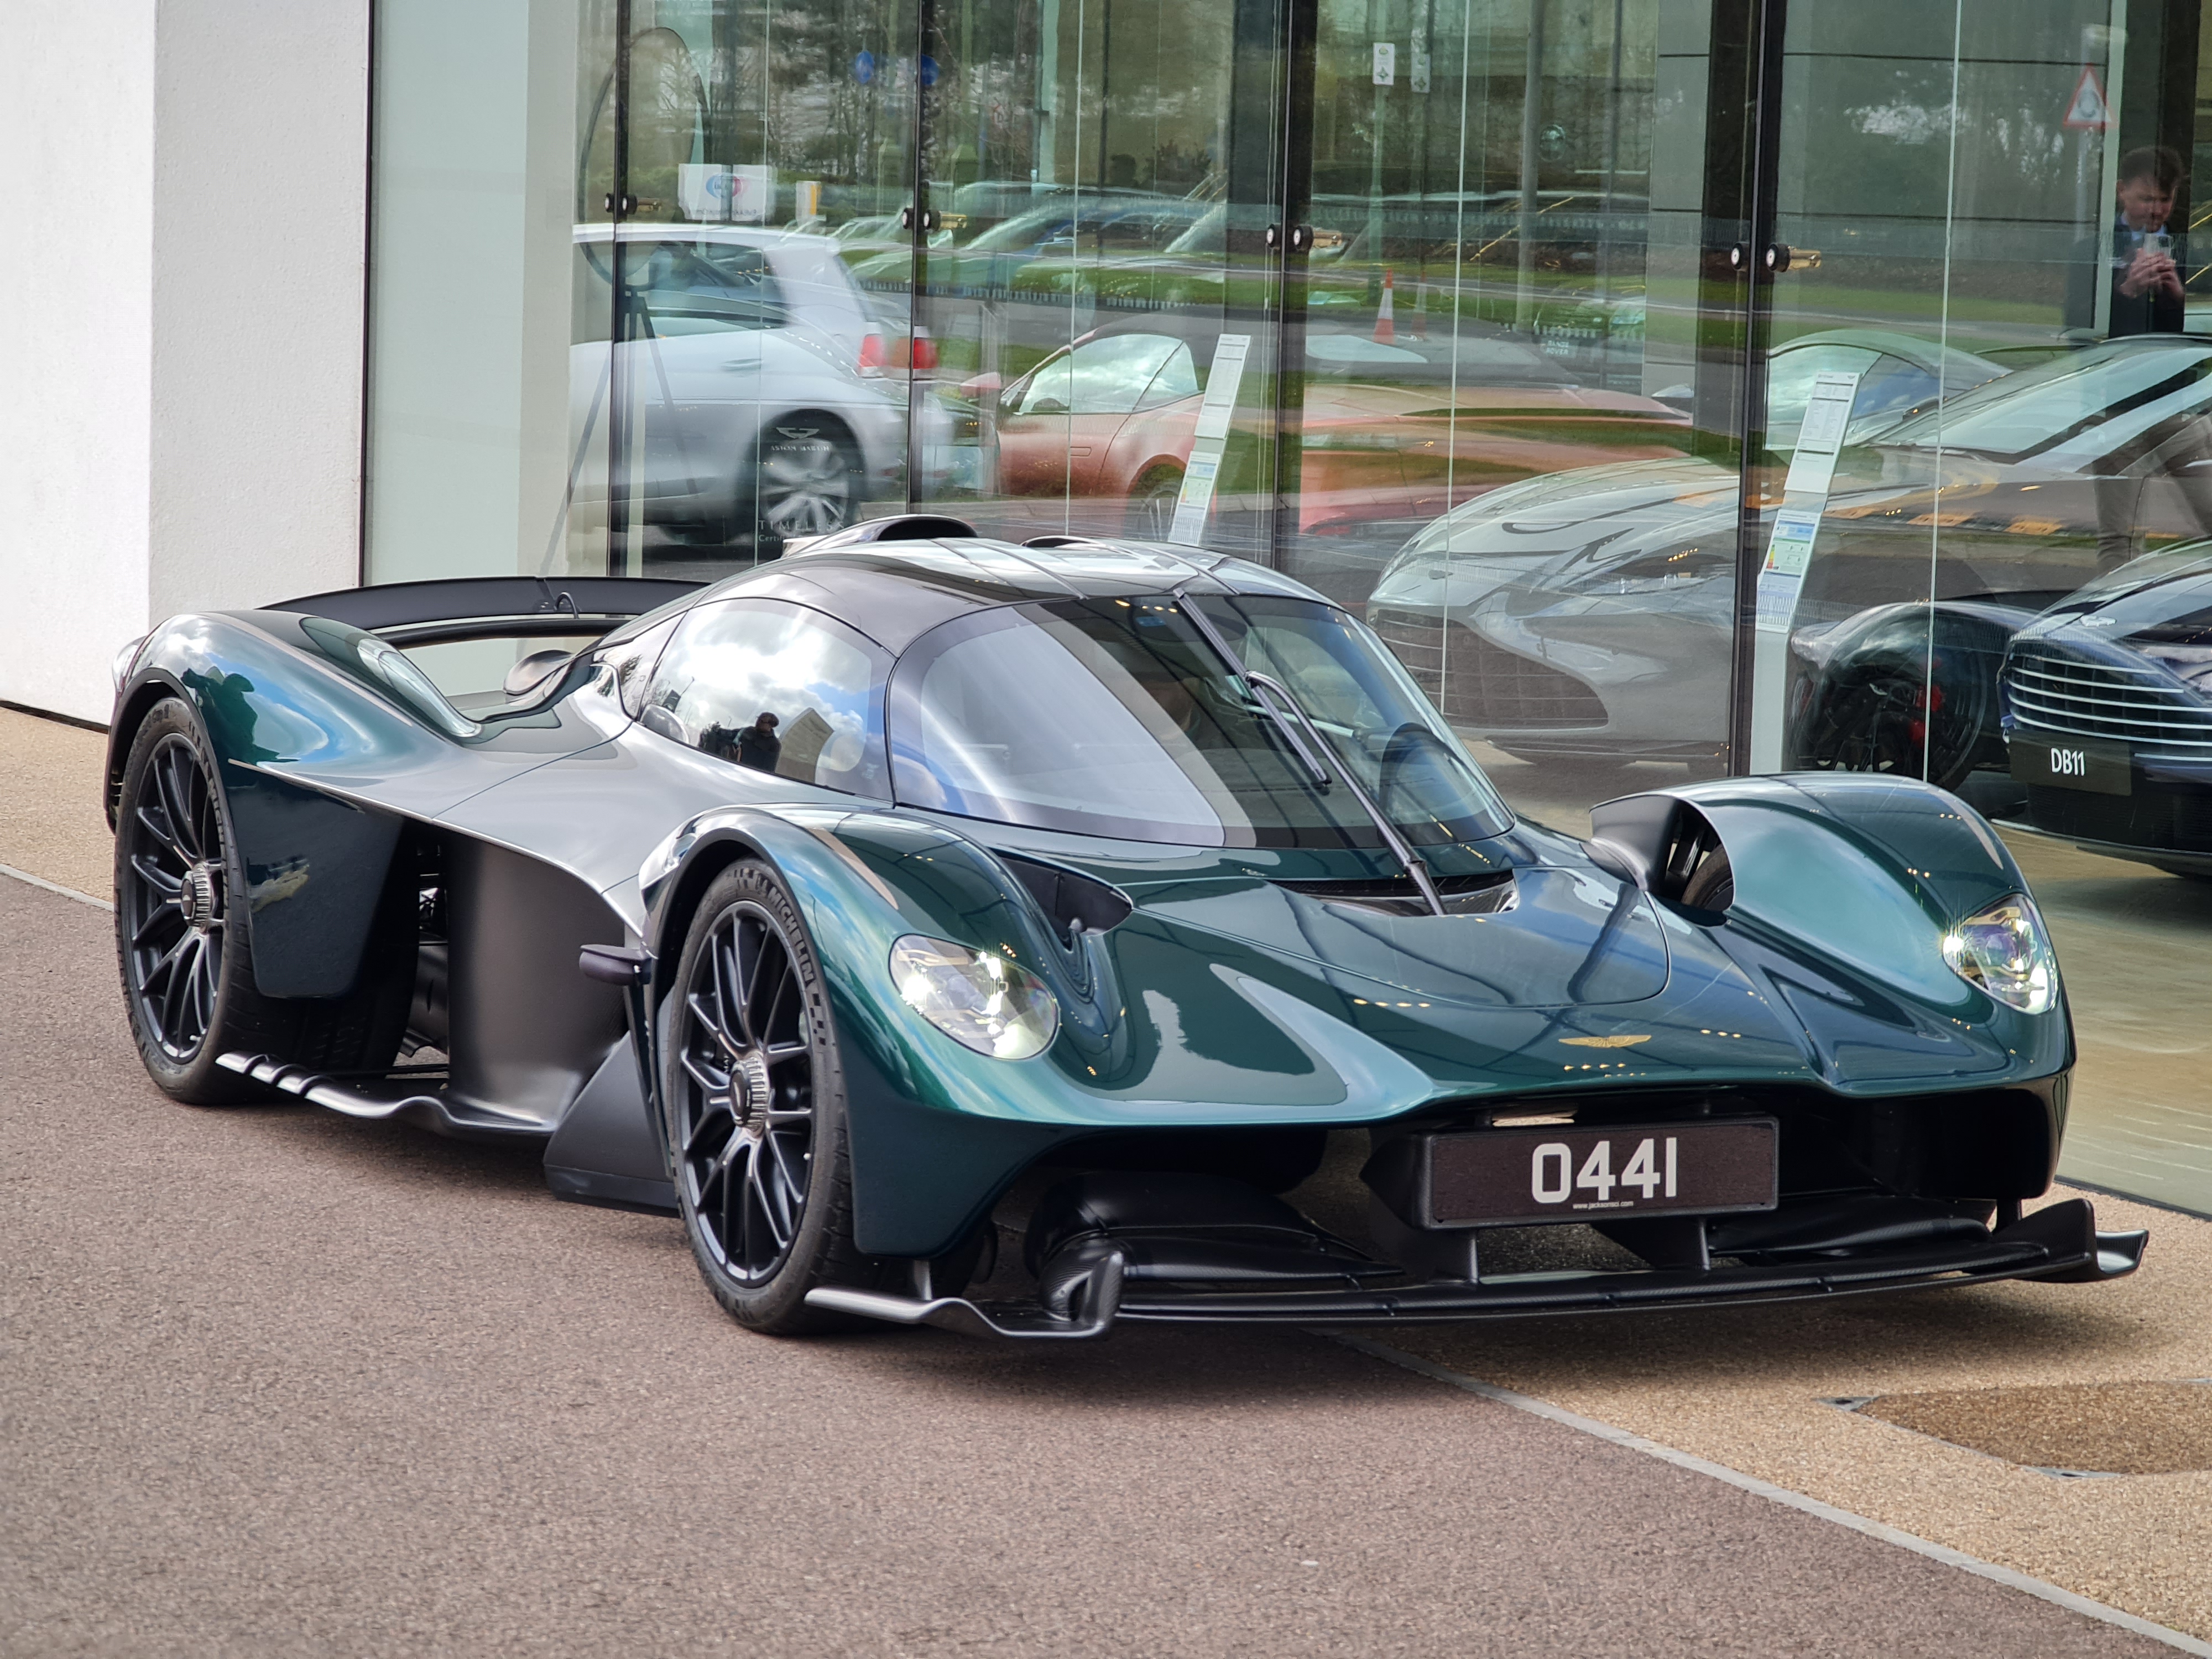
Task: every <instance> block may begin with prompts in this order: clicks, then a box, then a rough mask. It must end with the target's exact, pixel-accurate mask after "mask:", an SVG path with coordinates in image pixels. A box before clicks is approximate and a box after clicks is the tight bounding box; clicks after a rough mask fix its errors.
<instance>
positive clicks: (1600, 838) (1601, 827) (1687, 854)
mask: <svg viewBox="0 0 2212 1659" xmlns="http://www.w3.org/2000/svg"><path fill="white" fill-rule="evenodd" d="M1590 827H1591V830H1592V836H1591V839H1590V841H1589V842H1588V843H1587V848H1586V850H1587V851H1588V852H1589V855H1590V857H1591V859H1592V860H1595V862H1596V863H1597V864H1599V865H1601V866H1603V867H1604V868H1606V869H1608V870H1611V871H1613V872H1615V873H1616V874H1618V875H1619V876H1620V878H1621V879H1623V880H1624V881H1632V882H1634V883H1635V884H1637V885H1638V886H1639V887H1641V888H1643V889H1644V890H1645V891H1646V892H1648V893H1650V894H1651V895H1652V896H1654V897H1656V898H1663V899H1672V900H1673V901H1674V902H1675V903H1677V904H1681V905H1686V906H1687V907H1689V908H1692V909H1696V910H1710V911H1716V912H1717V911H1722V910H1725V909H1727V908H1729V905H1730V904H1732V903H1734V902H1735V872H1734V870H1733V869H1732V868H1731V866H1729V854H1728V848H1726V847H1725V846H1723V844H1722V842H1721V837H1720V832H1719V831H1718V830H1717V829H1714V828H1713V826H1712V823H1711V820H1710V819H1708V818H1707V817H1705V814H1704V813H1703V812H1700V811H1699V810H1698V809H1697V808H1696V807H1695V806H1694V805H1692V804H1691V803H1690V802H1688V801H1686V800H1683V799H1680V797H1678V796H1674V795H1624V796H1622V797H1621V798H1620V799H1619V800H1609V801H1606V802H1603V803H1601V805H1597V806H1595V807H1592V808H1591V809H1590Z"/></svg>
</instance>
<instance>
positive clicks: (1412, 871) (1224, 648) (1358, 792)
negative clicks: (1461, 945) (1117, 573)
mask: <svg viewBox="0 0 2212 1659" xmlns="http://www.w3.org/2000/svg"><path fill="white" fill-rule="evenodd" d="M1174 598H1175V599H1176V604H1177V605H1178V606H1179V607H1180V608H1181V610H1182V613H1183V615H1184V616H1186V617H1189V618H1190V620H1191V625H1192V626H1193V627H1194V628H1195V629H1198V631H1199V633H1200V635H1202V636H1203V637H1204V638H1205V641H1206V644H1207V645H1208V646H1210V647H1212V650H1213V652H1214V653H1215V654H1216V655H1217V656H1218V657H1219V658H1220V659H1221V660H1222V661H1223V662H1225V663H1226V664H1228V665H1229V671H1230V672H1231V673H1232V674H1234V675H1236V676H1237V678H1240V679H1243V681H1245V682H1246V683H1247V684H1249V685H1251V686H1253V687H1254V688H1255V689H1256V690H1259V691H1260V692H1261V694H1262V695H1261V697H1260V698H1258V699H1256V701H1258V702H1259V703H1260V706H1261V708H1265V709H1267V713H1268V714H1269V715H1270V716H1271V717H1272V718H1273V720H1274V721H1275V722H1276V724H1277V725H1279V726H1281V727H1282V728H1283V735H1284V736H1285V737H1287V738H1290V740H1291V747H1292V748H1293V749H1295V750H1297V753H1298V758H1299V759H1300V760H1303V761H1304V762H1305V763H1306V768H1307V769H1308V770H1309V771H1310V772H1311V773H1312V774H1313V775H1314V781H1316V783H1318V784H1320V785H1321V787H1322V788H1324V789H1326V788H1328V782H1329V778H1328V770H1326V769H1323V767H1322V763H1320V762H1319V761H1318V760H1316V758H1315V757H1314V756H1312V755H1310V754H1309V753H1307V751H1306V746H1305V744H1304V743H1303V742H1302V741H1300V739H1299V738H1298V733H1297V726H1303V727H1304V730H1305V734H1306V736H1307V737H1309V738H1312V739H1313V742H1314V746H1315V747H1316V749H1318V750H1320V751H1321V752H1322V754H1325V755H1330V754H1334V750H1332V749H1331V748H1330V747H1329V743H1328V738H1324V737H1323V736H1322V734H1321V728H1320V727H1319V726H1316V725H1315V724H1314V722H1313V716H1312V715H1310V714H1307V713H1306V710H1305V705H1304V704H1303V703H1301V702H1299V701H1298V700H1297V698H1296V697H1294V696H1291V690H1290V688H1289V687H1288V686H1286V685H1285V684H1283V683H1282V682H1281V681H1280V680H1278V679H1276V678H1274V677H1273V676H1272V675H1268V674H1262V673H1261V672H1260V671H1258V670H1257V669H1254V668H1249V667H1247V666H1246V665H1244V663H1243V660H1242V659H1240V658H1239V657H1238V656H1237V653H1236V650H1235V649H1234V648H1233V647H1231V645H1230V643H1229V641H1227V640H1225V639H1224V638H1223V637H1222V636H1221V630H1220V629H1217V628H1216V627H1214V625H1213V620H1212V617H1208V616H1207V615H1206V613H1205V612H1204V611H1200V609H1199V608H1198V606H1197V605H1194V604H1193V603H1192V602H1191V600H1190V599H1189V596H1188V594H1187V593H1186V592H1184V591H1183V590H1182V588H1177V589H1176V592H1175V594H1174ZM1277 704H1280V705H1281V708H1277V707H1275V705H1277ZM1283 708H1287V709H1288V710H1289V711H1290V713H1291V716H1292V717H1293V718H1294V719H1295V720H1297V726H1291V724H1290V722H1289V721H1288V720H1285V719H1284V718H1283V714H1282V712H1281V709H1283ZM1334 770H1335V773H1336V775H1337V776H1339V777H1340V778H1341V779H1343V780H1344V787H1345V788H1346V790H1347V791H1348V792H1350V793H1351V796H1352V799H1353V800H1355V801H1357V802H1358V804H1359V810H1360V811H1363V812H1364V813H1366V814H1367V817H1368V819H1369V821H1370V822H1371V823H1373V824H1374V826H1375V828H1376V832H1377V833H1378V834H1379V835H1381V836H1382V837H1383V845H1384V846H1385V847H1387V848H1389V849H1390V856H1391V857H1393V858H1395V859H1396V860H1398V863H1399V865H1400V866H1401V867H1402V868H1403V869H1404V870H1405V872H1406V878H1407V880H1408V881H1410V882H1412V883H1413V885H1414V887H1415V888H1416V889H1417V890H1419V893H1420V895H1421V898H1422V902H1425V904H1427V906H1428V907H1429V911H1430V914H1431V915H1439V916H1441V915H1445V914H1446V912H1445V909H1444V901H1443V895H1442V894H1441V893H1439V892H1437V884H1436V880H1435V878H1433V877H1431V875H1430V874H1429V866H1427V865H1425V864H1424V863H1423V862H1421V855H1420V854H1418V853H1416V852H1415V851H1414V850H1413V843H1412V842H1408V841H1407V839H1406V838H1405V836H1401V835H1400V834H1399V833H1398V826H1397V825H1396V824H1395V823H1391V822H1390V820H1389V818H1388V817H1385V816H1384V814H1383V809H1382V808H1381V807H1380V806H1378V805H1376V802H1375V798H1374V797H1373V796H1372V795H1370V794H1369V793H1367V788H1366V786H1365V785H1364V784H1363V783H1361V782H1360V781H1359V780H1358V778H1357V777H1355V776H1353V775H1352V768H1351V767H1350V766H1348V765H1346V763H1345V762H1344V757H1342V756H1340V755H1339V756H1336V766H1335V768H1334Z"/></svg>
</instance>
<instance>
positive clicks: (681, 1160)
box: [662, 860, 878, 1334]
mask: <svg viewBox="0 0 2212 1659" xmlns="http://www.w3.org/2000/svg"><path fill="white" fill-rule="evenodd" d="M671 994H672V996H673V998H674V1000H675V1006H673V1007H672V1009H671V1012H670V1016H669V1018H668V1021H667V1027H666V1030H667V1042H666V1043H665V1060H664V1062H663V1063H664V1066H665V1071H664V1073H663V1076H662V1087H663V1092H664V1098H665V1100H666V1102H667V1110H668V1142H669V1148H670V1152H671V1157H672V1158H673V1162H674V1164H675V1170H674V1174H675V1182H676V1200H677V1207H678V1211H679V1212H681V1213H682V1216H683V1218H684V1235H685V1237H686V1238H687V1239H688V1240H689V1241H690V1245H691V1254H692V1256H693V1258H694V1259H695V1260H696V1261H697V1263H698V1267H699V1273H700V1277H701V1278H702V1279H705V1280H706V1281H707V1287H708V1290H710V1291H713V1292H714V1299H715V1300H716V1301H717V1302H720V1304H722V1306H723V1308H724V1309H725V1310H726V1311H727V1312H728V1313H729V1315H730V1316H731V1317H732V1318H733V1319H735V1320H736V1321H737V1322H738V1323H739V1324H741V1325H744V1326H747V1327H749V1328H751V1329H754V1330H757V1331H767V1332H771V1333H775V1334H801V1333H805V1332H810V1331H818V1330H827V1329H832V1328H837V1327H839V1326H840V1325H842V1324H843V1323H844V1321H843V1320H842V1319H841V1318H839V1317H838V1316H836V1315H833V1314H824V1313H823V1312H822V1311H821V1310H817V1309H814V1308H810V1307H808V1306H807V1305H806V1293H807V1291H810V1290H812V1289H813V1288H814V1287H815V1286H817V1285H872V1284H873V1282H874V1280H875V1279H876V1277H877V1273H878V1268H877V1265H876V1264H875V1263H874V1262H873V1261H871V1260H870V1259H869V1258H867V1257H866V1256H864V1255H861V1254H860V1251H859V1249H857V1248H856V1247H855V1246H854V1243H853V1241H852V1230H853V1190H852V1170H851V1163H850V1159H849V1158H848V1152H847V1144H846V1118H845V1088H844V1073H843V1071H842V1067H841V1066H840V1065H839V1061H838V1053H837V1040H836V1031H835V1030H834V1029H833V1028H832V1026H831V1024H830V1018H829V996H828V993H827V991H826V990H825V988H824V987H823V981H822V975H821V971H820V968H819V965H818V963H817V961H816V958H815V955H814V948H813V945H812V942H811V940H810V939H808V937H807V933H806V929H805V923H804V922H803V921H801V920H800V918H799V908H798V906H797V905H796V904H794V903H793V901H792V898H791V896H790V893H789V891H788V890H787V889H786V888H785V886H784V884H783V883H782V882H781V880H780V879H778V878H777V877H776V875H775V872H773V871H771V870H770V869H769V867H768V866H766V865H764V864H762V863H759V862H757V861H753V860H748V861H746V862H744V863H741V864H737V865H733V866H731V867H730V868H729V869H727V870H726V871H724V872H722V873H721V874H720V876H718V877H716V878H715V879H714V884H713V885H712V886H710V887H709V888H708V890H707V894H706V896H705V898H704V899H702V901H701V902H700V905H699V908H698V911H697V913H696V915H694V916H693V918H692V920H691V926H690V930H689V931H688V932H687V933H686V934H685V937H684V952H683V955H682V957H680V958H679V960H678V968H677V975H676V984H675V988H674V990H673V992H672V993H671Z"/></svg>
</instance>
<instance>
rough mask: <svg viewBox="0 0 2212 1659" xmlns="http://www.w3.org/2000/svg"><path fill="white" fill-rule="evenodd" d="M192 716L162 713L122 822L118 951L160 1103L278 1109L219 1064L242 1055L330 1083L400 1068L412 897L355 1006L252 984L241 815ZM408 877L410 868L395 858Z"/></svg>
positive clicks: (131, 766)
mask: <svg viewBox="0 0 2212 1659" xmlns="http://www.w3.org/2000/svg"><path fill="white" fill-rule="evenodd" d="M393 866H394V871H395V872H398V871H399V870H400V869H401V868H402V861H401V860H399V859H398V858H397V857H395V859H394V860H393ZM247 891H248V888H247V884H246V871H245V866H244V864H243V862H242V860H241V859H240V854H239V851H238V841H237V836H236V835H235V834H234V831H233V829H232V826H231V817H230V804H229V801H228V799H227V798H226V797H225V796H224V794H223V793H222V790H221V789H220V788H219V787H216V767H215V762H214V759H213V757H212V755H211V754H210V750H209V748H208V744H207V740H206V739H205V738H204V737H203V736H202V735H201V733H200V730H199V727H198V726H197V723H196V722H195V721H194V720H193V718H192V715H191V710H190V709H188V708H186V707H185V704H184V703H183V702H181V701H180V700H179V699H177V698H174V697H171V698H169V699H167V700H166V701H164V702H161V703H160V704H158V705H157V706H156V707H155V708H154V710H153V712H152V713H150V714H149V715H148V716H147V717H146V720H145V723H144V724H143V725H142V726H140V727H139V728H138V732H137V736H136V737H135V738H132V740H131V753H130V757H129V758H128V760H126V761H125V763H124V768H123V787H122V792H121V795H120V798H119V800H118V807H117V814H116V833H115V951H116V963H117V968H118V971H119V973H120V974H121V976H122V980H123V1002H124V1007H125V1012H126V1013H127V1015H128V1017H129V1018H130V1022H131V1036H132V1037H133V1039H134V1040H136V1042H137V1044H138V1054H139V1058H140V1059H141V1060H143V1061H144V1062H145V1066H146V1071H147V1074H148V1075H149V1076H150V1077H151V1078H152V1079H154V1081H155V1084H156V1085H159V1087H160V1088H161V1091H163V1092H164V1093H166V1094H167V1095H169V1096H171V1097H173V1098H175V1099H178V1100H181V1101H185V1102H188V1103H191V1104H194V1105H201V1106H215V1105H228V1104H234V1103H239V1102H242V1101H252V1100H265V1099H267V1098H268V1097H269V1095H268V1091H266V1090H265V1089H264V1088H263V1087H262V1086H261V1085H258V1084H255V1083H252V1082H251V1081H249V1080H248V1079H246V1078H244V1077H242V1076H240V1075H239V1074H238V1073H235V1072H230V1071H226V1070H224V1069H223V1068H222V1066H220V1065H218V1064H217V1063H216V1061H217V1059H218V1057H219V1056H220V1055H222V1054H227V1053H230V1052H232V1051H242V1052H244V1053H247V1054H268V1055H271V1056H273V1057H274V1058H276V1059H277V1060H283V1061H285V1062H288V1063H289V1064H293V1065H299V1066H309V1067H312V1068H313V1069H315V1070H318V1071H378V1070H381V1069H382V1068H383V1067H385V1066H389V1065H390V1064H391V1063H392V1057H393V1056H394V1055H395V1054H397V1053H398V1048H399V1041H400V1038H401V1036H402V1035H403V1034H404V1030H405V1028H406V1023H407V1009H408V1005H409V1001H410V995H411V993H412V989H413V984H414V945H415V936H414V933H412V931H410V930H411V928H412V927H413V925H414V920H415V919H414V913H413V907H412V904H411V903H410V902H409V901H410V898H411V896H410V895H409V894H408V893H407V892H406V891H405V884H404V883H403V882H398V881H397V880H396V878H395V880H389V881H387V882H386V893H385V896H384V899H383V901H382V902H380V905H379V908H378V915H377V918H376V921H375V923H374V927H372V929H371V933H370V937H369V939H368V942H367V945H366V946H365V949H364V953H363V961H362V971H361V976H360V981H359V983H358V985H357V986H356V989H355V990H354V991H353V993H352V994H349V995H347V996H343V997H334V998H329V999H312V1000H311V999H306V998H301V999H296V1000H295V999H290V998H279V997H265V996H264V995H262V994H261V993H260V991H259V990H258V989H257V988H256V987H255V985H254V982H253V942H252V933H251V930H250V927H248V926H247V925H246V915H247V909H246V906H245V905H244V904H242V903H240V902H237V900H238V899H239V898H240V896H243V895H244V894H246V892H247Z"/></svg>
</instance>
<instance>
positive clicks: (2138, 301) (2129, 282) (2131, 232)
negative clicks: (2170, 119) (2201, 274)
mask: <svg viewBox="0 0 2212 1659" xmlns="http://www.w3.org/2000/svg"><path fill="white" fill-rule="evenodd" d="M2183 177H2184V174H2183V172H2182V167H2181V158H2180V157H2179V155H2175V154H2174V153H2173V152H2172V150H2170V149H2166V147H2165V146H2164V145H2162V144H2157V145H2146V146H2144V147H2143V148H2142V149H2131V150H2130V151H2129V152H2128V153H2127V154H2126V155H2124V156H2122V157H2121V158H2120V179H2119V185H2118V188H2117V189H2116V190H2115V191H2113V198H2114V203H2115V209H2116V210H2115V212H2114V213H2113V216H2112V238H2111V241H2110V243H2109V245H2108V246H2107V247H2106V250H2105V252H2104V254H2103V255H2102V257H2103V258H2107V259H2109V260H2110V261H2111V264H2112V319H2111V325H2110V327H2109V328H2108V329H2107V330H2106V334H2107V336H2108V337H2114V338H2117V337H2119V336H2120V335H2123V334H2179V333H2180V332H2181V331H2182V320H2183V313H2182V289H2181V283H2182V268H2181V262H2182V260H2183V258H2185V255H2184V252H2183V251H2182V248H2181V246H2180V242H2179V239H2178V238H2176V237H2175V236H2174V235H2173V234H2172V233H2171V232H2170V231H2168V230H2167V229H2166V221H2167V219H2168V218H2169V217H2170V216H2171V215H2172V212H2173V198H2174V192H2175V191H2178V190H2179V188H2180V187H2181V181H2182V179H2183ZM2099 257H2100V255H2099V254H2098V252H2097V251H2096V250H2095V249H2094V248H2093V247H2092V246H2089V245H2088V244H2086V243H2084V244H2078V245H2077V246H2076V247H2075V258H2074V263H2073V269H2072V271H2071V273H2070V275H2069V281H2068V283H2067V293H2066V323H2067V326H2068V327H2069V328H2077V329H2087V328H2093V327H2094V326H2095V325H2096V316H2097V260H2098V258H2099Z"/></svg>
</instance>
